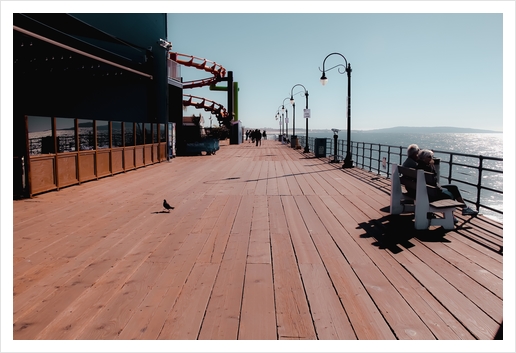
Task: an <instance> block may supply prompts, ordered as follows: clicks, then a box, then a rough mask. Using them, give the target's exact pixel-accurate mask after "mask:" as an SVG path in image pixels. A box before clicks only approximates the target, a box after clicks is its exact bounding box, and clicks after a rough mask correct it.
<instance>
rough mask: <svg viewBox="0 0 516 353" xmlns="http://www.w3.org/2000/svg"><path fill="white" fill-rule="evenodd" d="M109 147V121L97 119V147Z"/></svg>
mask: <svg viewBox="0 0 516 353" xmlns="http://www.w3.org/2000/svg"><path fill="white" fill-rule="evenodd" d="M109 147H110V146H109V121H104V120H97V148H109Z"/></svg>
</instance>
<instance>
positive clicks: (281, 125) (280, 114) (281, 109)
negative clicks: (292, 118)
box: [278, 105, 285, 143]
mask: <svg viewBox="0 0 516 353" xmlns="http://www.w3.org/2000/svg"><path fill="white" fill-rule="evenodd" d="M284 111H285V108H284V107H283V105H280V106H279V107H278V117H279V118H280V121H279V124H280V138H279V140H280V141H281V142H282V143H283V135H284V134H285V127H284V126H283V123H284V121H285V118H284V117H285V116H284V114H283V112H284ZM280 112H281V113H280Z"/></svg>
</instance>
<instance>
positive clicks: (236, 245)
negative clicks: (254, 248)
mask: <svg viewBox="0 0 516 353" xmlns="http://www.w3.org/2000/svg"><path fill="white" fill-rule="evenodd" d="M252 214H253V200H252V199H251V198H243V199H242V201H241V204H240V207H239V209H238V213H237V216H236V218H235V222H234V223H233V227H232V229H231V233H230V236H229V240H228V244H227V247H226V250H225V252H224V257H223V259H222V262H221V265H220V270H219V273H218V275H217V279H216V280H215V284H214V286H213V292H212V294H211V297H210V301H209V303H208V307H207V309H206V314H205V316H204V320H203V326H202V329H201V332H200V334H199V339H215V338H216V339H237V338H238V326H239V320H240V307H241V300H242V292H243V288H244V275H245V267H246V259H247V248H248V243H249V236H250V232H251V220H252Z"/></svg>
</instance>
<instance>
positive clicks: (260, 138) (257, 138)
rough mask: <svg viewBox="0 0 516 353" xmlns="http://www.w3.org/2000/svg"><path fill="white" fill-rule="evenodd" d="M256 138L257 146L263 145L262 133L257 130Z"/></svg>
mask: <svg viewBox="0 0 516 353" xmlns="http://www.w3.org/2000/svg"><path fill="white" fill-rule="evenodd" d="M255 135H256V136H255V137H256V146H258V145H260V146H261V145H262V133H261V132H260V130H258V129H256V132H255Z"/></svg>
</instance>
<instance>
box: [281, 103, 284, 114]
mask: <svg viewBox="0 0 516 353" xmlns="http://www.w3.org/2000/svg"><path fill="white" fill-rule="evenodd" d="M281 111H282V112H283V113H285V105H282V106H281Z"/></svg>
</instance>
